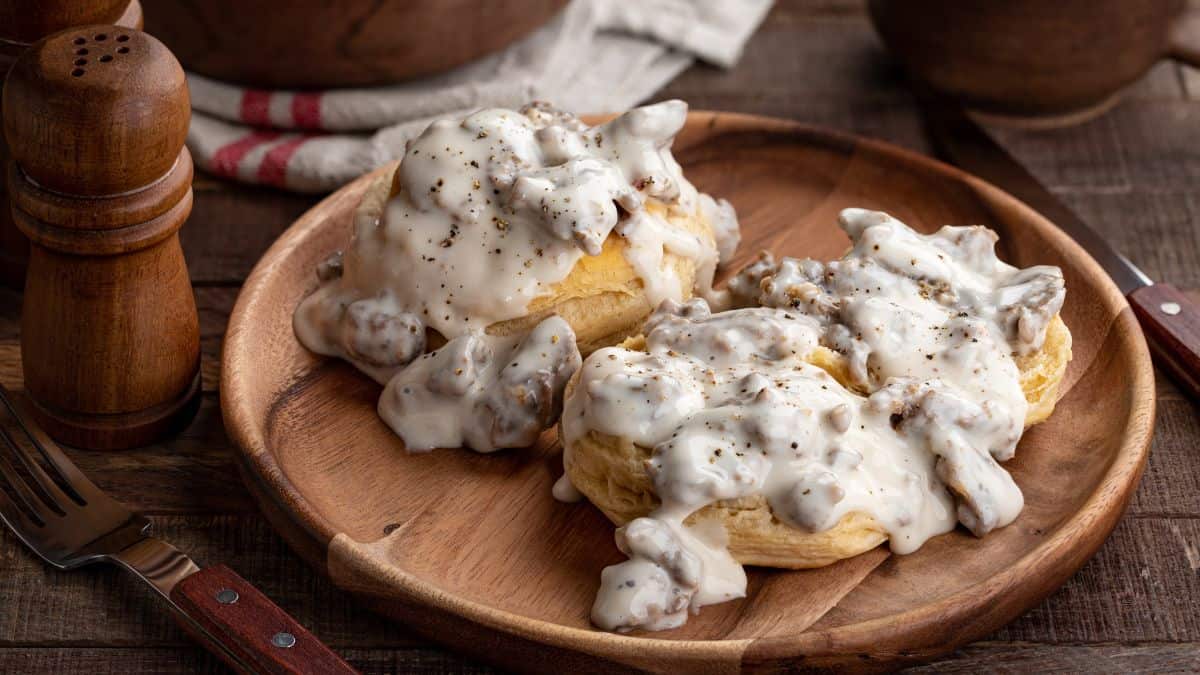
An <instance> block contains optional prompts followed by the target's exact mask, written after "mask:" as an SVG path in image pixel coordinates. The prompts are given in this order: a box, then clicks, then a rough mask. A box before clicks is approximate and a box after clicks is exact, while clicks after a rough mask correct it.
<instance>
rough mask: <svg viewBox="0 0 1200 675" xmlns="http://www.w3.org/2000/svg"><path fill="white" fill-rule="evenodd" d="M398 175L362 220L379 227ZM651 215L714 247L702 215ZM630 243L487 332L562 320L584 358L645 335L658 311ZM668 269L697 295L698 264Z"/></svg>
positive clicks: (610, 248) (385, 180)
mask: <svg viewBox="0 0 1200 675" xmlns="http://www.w3.org/2000/svg"><path fill="white" fill-rule="evenodd" d="M398 175H399V173H398V172H397V171H395V170H392V171H389V172H388V173H387V174H385V175H384V176H382V177H380V178H379V179H378V180H376V181H375V182H374V183H373V184H372V185H371V186H370V187H369V188H368V189H367V192H366V193H365V194H364V195H363V198H362V202H361V203H360V204H359V207H358V211H357V212H356V214H355V218H356V219H362V218H366V219H369V220H371V221H377V220H378V219H379V218H380V217H381V216H382V214H383V211H384V208H385V207H386V205H387V202H388V200H389V199H391V198H392V197H394V196H395V195H396V194H398V193H399V191H400V184H399V180H398V178H397V176H398ZM646 210H647V211H649V212H650V213H651V214H653V215H657V216H660V217H664V218H666V219H667V221H668V222H670V223H671V224H672V225H675V226H677V227H679V228H682V229H684V230H687V231H688V232H691V233H693V234H697V235H700V236H702V237H705V238H706V239H708V240H709V243H710V245H715V244H712V237H713V235H712V227H711V226H710V224H709V223H708V221H707V219H706V218H705V217H704V216H703V214H702V213H700V212H699V210H697V212H696V213H695V214H694V215H692V216H680V215H676V214H672V213H670V210H669V208H668V207H667V206H666V205H665V204H662V203H661V202H658V201H656V200H652V199H651V200H647V202H646ZM625 245H626V244H625V240H624V239H622V238H621V237H620V236H619V235H617V234H610V235H609V236H608V239H607V240H605V242H604V247H603V249H602V250H601V252H600V254H599V255H595V256H586V255H585V256H583V257H582V258H580V260H579V262H578V263H576V264H575V268H574V269H573V270H571V274H570V275H568V276H567V278H566V279H563V280H562V281H560V282H559V283H557V284H555V285H554V286H552V287H551V290H550V292H549V293H547V294H546V295H544V296H541V297H538V298H535V299H534V300H533V302H532V303H530V305H529V313H528V314H527V315H526V316H523V317H520V318H516V319H509V320H507V321H500V322H497V323H494V324H492V325H490V326H488V327H487V332H488V333H489V334H491V335H514V334H518V333H523V332H526V331H528V330H529V329H531V328H532V327H533V326H535V325H537V323H538V322H539V321H541V320H542V319H544V318H546V317H547V316H549V315H551V314H558V315H559V316H561V317H562V318H563V319H565V320H566V321H567V323H569V324H570V325H571V328H572V329H574V331H575V338H576V341H577V342H578V344H579V350H580V352H581V353H582V354H583V355H584V356H586V355H588V354H590V353H591V352H593V351H595V350H597V349H599V348H601V347H607V346H609V345H614V344H616V343H618V342H620V341H621V340H623V339H625V338H626V337H628V336H629V335H633V334H636V333H637V332H638V331H639V330H641V326H642V323H643V322H644V321H645V320H646V317H648V316H650V312H651V311H653V310H654V307H653V306H651V304H650V301H649V300H648V299H647V297H646V292H645V289H644V287H643V284H642V280H641V279H640V278H639V277H638V275H637V272H636V271H635V270H634V268H633V266H632V265H630V264H629V261H628V260H626V258H625V253H624V251H625ZM663 262H664V266H665V267H667V268H668V269H669V270H672V271H673V273H674V274H676V275H678V277H679V279H680V287H681V288H682V289H684V297H683V299H684V300H687V299H689V298H690V297H691V295H692V288H693V287H694V286H695V282H696V263H695V261H693V260H692V259H690V258H685V257H682V256H678V255H674V254H672V253H670V252H666V253H664V256H663ZM430 338H431V339H430V347H432V348H436V347H437V346H440V345H441V344H442V343H443V342H444V340H443V339H442V338H441V336H435V335H431V336H430Z"/></svg>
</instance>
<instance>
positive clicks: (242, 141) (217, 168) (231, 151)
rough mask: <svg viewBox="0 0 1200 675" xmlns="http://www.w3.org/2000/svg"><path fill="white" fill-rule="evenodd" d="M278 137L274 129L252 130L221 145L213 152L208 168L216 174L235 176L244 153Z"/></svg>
mask: <svg viewBox="0 0 1200 675" xmlns="http://www.w3.org/2000/svg"><path fill="white" fill-rule="evenodd" d="M276 138H279V133H278V132H274V131H252V132H250V133H248V134H246V135H245V136H243V137H241V138H239V139H238V140H236V141H234V142H232V143H228V144H226V145H223V146H221V147H220V148H218V149H217V151H216V152H214V153H213V156H212V160H211V161H209V167H208V170H209V171H211V172H213V173H215V174H216V175H218V176H229V177H237V171H238V165H239V164H241V163H242V158H244V157H245V156H246V153H248V152H250V151H251V150H253V149H254V148H257V147H258V146H260V145H262V144H263V143H270V142H271V141H273V140H275V139H276Z"/></svg>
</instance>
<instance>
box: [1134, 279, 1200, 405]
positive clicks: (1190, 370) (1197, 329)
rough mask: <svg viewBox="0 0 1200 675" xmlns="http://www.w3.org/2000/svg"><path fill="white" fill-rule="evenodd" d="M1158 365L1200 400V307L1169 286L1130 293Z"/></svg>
mask: <svg viewBox="0 0 1200 675" xmlns="http://www.w3.org/2000/svg"><path fill="white" fill-rule="evenodd" d="M1128 297H1129V304H1130V305H1132V306H1133V311H1134V313H1135V314H1137V318H1138V322H1139V323H1141V324H1142V331H1143V332H1145V333H1146V339H1147V341H1149V343H1150V349H1151V351H1153V352H1154V357H1155V361H1157V362H1158V366H1159V367H1160V368H1162V369H1163V370H1165V371H1167V373H1168V374H1169V375H1171V377H1173V378H1174V379H1175V381H1176V382H1178V383H1179V385H1180V386H1181V387H1183V388H1184V389H1186V390H1187V391H1188V393H1189V394H1190V395H1191V396H1192V397H1193V398H1196V399H1200V306H1197V304H1196V303H1194V302H1192V300H1191V299H1190V298H1188V297H1187V296H1186V295H1184V294H1183V293H1182V292H1181V291H1180V290H1179V289H1178V288H1175V287H1174V286H1172V285H1171V284H1154V285H1153V286H1145V287H1143V288H1139V289H1137V290H1136V291H1134V292H1132V293H1130V294H1129V296H1128Z"/></svg>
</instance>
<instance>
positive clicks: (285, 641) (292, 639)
mask: <svg viewBox="0 0 1200 675" xmlns="http://www.w3.org/2000/svg"><path fill="white" fill-rule="evenodd" d="M271 644H273V645H275V646H276V647H279V648H280V649H290V648H291V647H292V646H293V645H295V644H296V636H295V635H292V634H291V633H285V632H283V631H280V632H278V633H276V634H275V635H274V636H272V637H271Z"/></svg>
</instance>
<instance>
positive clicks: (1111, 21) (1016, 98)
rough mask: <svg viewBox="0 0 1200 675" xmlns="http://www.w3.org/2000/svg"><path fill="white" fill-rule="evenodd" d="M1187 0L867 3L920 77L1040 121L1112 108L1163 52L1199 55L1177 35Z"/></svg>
mask: <svg viewBox="0 0 1200 675" xmlns="http://www.w3.org/2000/svg"><path fill="white" fill-rule="evenodd" d="M1184 6H1185V0H1154V1H1153V2H1129V0H1057V1H1056V2H1045V0H1007V1H1006V2H995V0H870V2H869V3H868V7H869V8H870V13H871V20H872V22H874V24H875V28H876V30H877V31H879V34H880V36H881V37H882V38H883V41H884V43H885V44H886V45H887V47H888V49H889V50H890V51H891V53H892V54H893V55H894V56H895V57H896V58H897V59H898V60H899V61H900V63H901V64H903V65H904V67H905V68H906V69H907V70H908V71H909V73H910V74H911V75H912V76H914V77H915V78H916V79H918V80H920V81H921V82H923V83H925V84H927V85H929V86H931V87H933V88H934V89H937V90H938V91H940V92H942V93H945V94H949V95H951V96H953V97H955V98H958V99H960V100H962V101H963V102H965V103H966V104H967V105H968V106H970V107H971V108H972V109H973V110H976V111H981V112H985V113H989V114H991V115H996V116H1001V117H1007V118H1009V119H1010V121H1016V118H1021V119H1024V120H1025V121H1026V122H1028V123H1029V124H1031V125H1034V126H1057V125H1058V124H1061V123H1071V122H1077V121H1081V120H1084V119H1088V118H1089V117H1091V116H1093V115H1095V114H1098V113H1101V112H1103V111H1104V110H1107V109H1108V107H1109V106H1110V105H1111V104H1112V103H1114V102H1115V101H1116V99H1117V96H1118V94H1119V93H1120V91H1121V90H1122V89H1123V88H1124V87H1125V86H1126V85H1128V84H1130V83H1131V82H1133V81H1134V80H1136V79H1138V78H1139V77H1141V76H1142V75H1143V74H1144V73H1145V72H1146V71H1147V70H1149V69H1150V67H1151V66H1152V65H1154V64H1155V63H1156V62H1158V61H1159V60H1161V59H1163V58H1166V57H1171V58H1176V59H1179V60H1182V61H1186V62H1191V63H1193V64H1196V63H1198V62H1200V50H1198V49H1196V48H1194V47H1193V48H1190V49H1189V48H1188V47H1187V46H1185V45H1183V44H1181V43H1180V42H1179V41H1178V39H1177V38H1176V36H1175V35H1174V31H1173V29H1174V24H1175V22H1176V21H1177V19H1178V17H1179V14H1180V12H1181V11H1182V10H1183V8H1184ZM1037 120H1040V121H1041V124H1038V122H1037Z"/></svg>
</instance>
